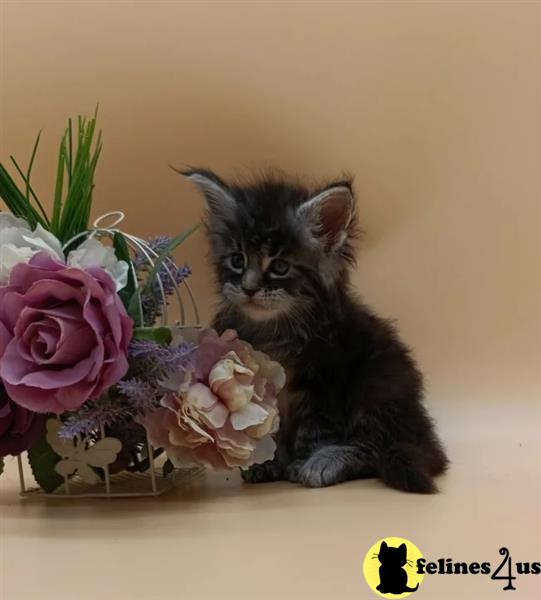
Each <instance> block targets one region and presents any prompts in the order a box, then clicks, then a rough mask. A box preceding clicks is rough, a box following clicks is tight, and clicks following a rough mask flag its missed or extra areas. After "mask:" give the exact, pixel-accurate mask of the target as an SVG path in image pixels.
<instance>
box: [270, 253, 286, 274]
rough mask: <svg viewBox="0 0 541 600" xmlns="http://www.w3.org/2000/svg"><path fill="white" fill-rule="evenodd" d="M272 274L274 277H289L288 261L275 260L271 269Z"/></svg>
mask: <svg viewBox="0 0 541 600" xmlns="http://www.w3.org/2000/svg"><path fill="white" fill-rule="evenodd" d="M269 270H270V272H271V273H272V274H273V275H277V276H278V277H283V276H284V275H287V274H288V272H289V263H288V262H287V260H283V259H281V258H275V259H274V260H273V261H272V262H271V264H270V267H269Z"/></svg>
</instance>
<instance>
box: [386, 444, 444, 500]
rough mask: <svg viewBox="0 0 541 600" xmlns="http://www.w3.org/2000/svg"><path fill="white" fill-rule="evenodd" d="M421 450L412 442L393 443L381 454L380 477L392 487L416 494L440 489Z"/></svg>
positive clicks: (430, 492) (432, 492) (429, 492)
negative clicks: (411, 443)
mask: <svg viewBox="0 0 541 600" xmlns="http://www.w3.org/2000/svg"><path fill="white" fill-rule="evenodd" d="M425 463H426V459H425V457H424V456H423V454H422V453H421V451H420V450H419V449H418V448H416V447H415V446H412V445H410V444H393V445H392V446H390V447H389V448H387V449H386V450H385V451H384V452H383V453H382V455H381V456H380V469H379V470H380V477H381V478H382V479H383V481H384V482H385V483H386V484H387V485H388V486H390V487H392V488H395V489H397V490H402V491H404V492H412V493H414V494H434V493H436V492H437V491H438V490H437V488H436V485H435V484H434V480H433V478H432V476H431V474H430V469H429V468H427V466H426V465H425Z"/></svg>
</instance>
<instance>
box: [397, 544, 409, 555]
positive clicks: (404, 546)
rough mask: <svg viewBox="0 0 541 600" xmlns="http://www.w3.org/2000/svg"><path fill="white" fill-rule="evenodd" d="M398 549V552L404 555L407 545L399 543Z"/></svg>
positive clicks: (406, 551)
mask: <svg viewBox="0 0 541 600" xmlns="http://www.w3.org/2000/svg"><path fill="white" fill-rule="evenodd" d="M398 550H399V551H400V552H402V554H404V555H406V554H407V553H408V547H407V546H406V544H400V546H399V547H398Z"/></svg>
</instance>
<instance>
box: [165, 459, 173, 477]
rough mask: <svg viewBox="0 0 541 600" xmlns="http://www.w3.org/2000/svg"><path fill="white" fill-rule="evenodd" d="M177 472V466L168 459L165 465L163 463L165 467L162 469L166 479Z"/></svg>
mask: <svg viewBox="0 0 541 600" xmlns="http://www.w3.org/2000/svg"><path fill="white" fill-rule="evenodd" d="M174 470H175V465H174V464H173V463H172V462H171V461H170V460H169V459H167V460H166V461H165V462H164V463H163V467H162V474H163V476H164V477H169V475H171V473H172V472H173V471H174Z"/></svg>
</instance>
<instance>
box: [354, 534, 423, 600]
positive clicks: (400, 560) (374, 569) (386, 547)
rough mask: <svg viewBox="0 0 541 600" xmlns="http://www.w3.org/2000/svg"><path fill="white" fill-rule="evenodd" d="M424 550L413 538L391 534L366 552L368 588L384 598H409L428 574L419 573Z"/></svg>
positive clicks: (365, 573)
mask: <svg viewBox="0 0 541 600" xmlns="http://www.w3.org/2000/svg"><path fill="white" fill-rule="evenodd" d="M420 558H423V555H422V554H421V551H420V550H419V548H417V546H416V545H415V544H412V543H411V542H410V541H409V540H405V539H404V538H400V537H388V538H384V539H382V540H380V541H379V542H376V543H375V544H374V545H373V546H372V547H371V548H370V550H368V552H367V553H366V556H365V557H364V562H363V574H364V578H365V580H366V583H367V584H368V587H369V588H370V589H371V590H372V591H373V592H375V593H376V594H377V595H378V596H382V597H383V598H406V597H407V596H409V595H410V594H413V593H414V592H416V591H417V590H418V589H419V586H420V585H421V583H422V581H423V579H424V573H423V574H420V573H417V561H418V560H419V559H420Z"/></svg>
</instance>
